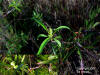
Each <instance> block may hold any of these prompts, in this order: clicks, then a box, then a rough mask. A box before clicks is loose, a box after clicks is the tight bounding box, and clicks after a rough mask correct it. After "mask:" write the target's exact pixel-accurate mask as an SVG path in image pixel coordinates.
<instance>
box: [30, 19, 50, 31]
mask: <svg viewBox="0 0 100 75" xmlns="http://www.w3.org/2000/svg"><path fill="white" fill-rule="evenodd" d="M32 19H34V20H35V21H36V22H37V23H38V24H39V25H41V26H42V27H43V29H44V30H46V31H47V32H48V29H47V27H46V26H45V25H44V24H43V23H42V22H41V21H39V20H37V19H36V18H34V17H33V18H32Z"/></svg>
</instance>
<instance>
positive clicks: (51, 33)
mask: <svg viewBox="0 0 100 75" xmlns="http://www.w3.org/2000/svg"><path fill="white" fill-rule="evenodd" d="M33 15H34V16H33V18H32V19H34V20H35V21H36V22H37V23H38V24H39V25H41V26H42V28H43V29H44V30H45V31H46V32H47V33H48V35H45V34H40V35H39V36H38V38H40V37H46V39H45V40H44V41H43V42H42V44H41V45H40V48H39V50H38V53H37V55H40V54H41V53H42V51H43V49H44V47H45V46H46V45H47V43H48V42H49V41H54V42H56V43H57V44H58V46H59V47H61V42H60V41H59V40H58V39H59V36H57V35H56V33H57V32H58V31H59V30H61V29H68V30H70V28H69V27H68V26H59V27H58V28H55V29H52V28H47V27H46V25H44V24H43V23H42V22H41V21H40V20H39V19H38V16H37V13H35V12H34V14H33ZM55 35H56V36H55Z"/></svg>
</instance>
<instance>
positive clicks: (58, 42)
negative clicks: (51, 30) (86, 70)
mask: <svg viewBox="0 0 100 75" xmlns="http://www.w3.org/2000/svg"><path fill="white" fill-rule="evenodd" d="M54 40H55V42H56V43H57V44H58V46H59V47H61V42H60V41H59V40H57V39H55V38H54Z"/></svg>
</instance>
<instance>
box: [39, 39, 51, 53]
mask: <svg viewBox="0 0 100 75" xmlns="http://www.w3.org/2000/svg"><path fill="white" fill-rule="evenodd" d="M49 41H50V38H46V39H45V40H44V41H43V42H42V44H41V45H40V48H39V50H38V53H37V55H40V54H41V53H42V51H43V49H44V47H45V46H46V44H47V43H48V42H49Z"/></svg>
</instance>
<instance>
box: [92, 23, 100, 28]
mask: <svg viewBox="0 0 100 75" xmlns="http://www.w3.org/2000/svg"><path fill="white" fill-rule="evenodd" d="M98 24H100V22H96V23H95V24H94V25H93V26H92V28H95V27H96V26H97V25H98Z"/></svg>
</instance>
